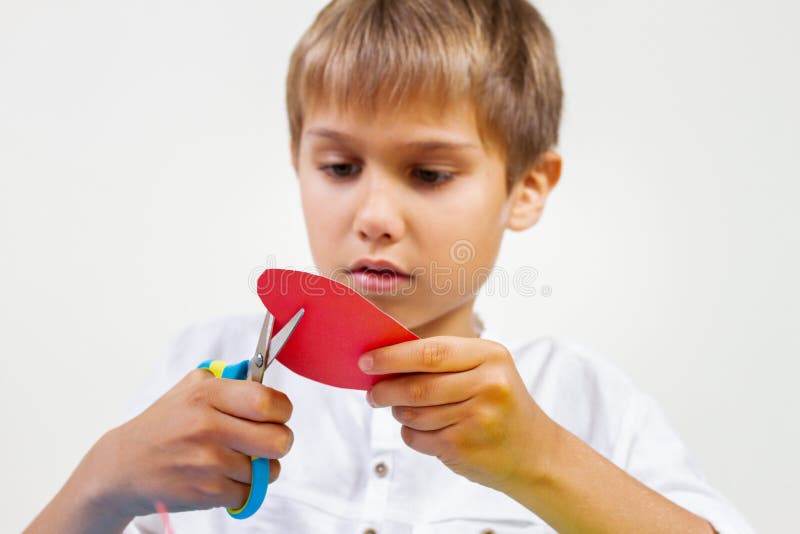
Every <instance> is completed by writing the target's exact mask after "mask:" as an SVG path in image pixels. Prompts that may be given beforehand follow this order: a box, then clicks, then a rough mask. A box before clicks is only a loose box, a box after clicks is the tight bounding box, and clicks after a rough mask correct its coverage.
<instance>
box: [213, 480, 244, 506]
mask: <svg viewBox="0 0 800 534" xmlns="http://www.w3.org/2000/svg"><path fill="white" fill-rule="evenodd" d="M222 488H223V493H224V498H223V499H222V501H223V502H221V503H219V505H218V506H225V507H227V508H233V509H234V510H238V509H239V508H241V507H242V506H244V503H246V502H247V499H248V497H249V496H250V483H249V482H248V483H244V482H239V481H238V480H232V479H229V478H228V479H225V481H223V482H222Z"/></svg>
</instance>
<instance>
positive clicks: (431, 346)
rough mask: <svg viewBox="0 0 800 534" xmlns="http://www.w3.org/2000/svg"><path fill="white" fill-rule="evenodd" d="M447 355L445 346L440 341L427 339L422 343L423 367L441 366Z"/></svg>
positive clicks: (434, 367) (433, 367)
mask: <svg viewBox="0 0 800 534" xmlns="http://www.w3.org/2000/svg"><path fill="white" fill-rule="evenodd" d="M446 357H447V346H446V345H445V344H444V343H442V342H440V341H434V340H429V341H426V342H425V343H424V344H423V345H422V365H423V367H424V368H432V369H436V368H438V367H440V366H441V364H442V362H443V361H444V359H445V358H446Z"/></svg>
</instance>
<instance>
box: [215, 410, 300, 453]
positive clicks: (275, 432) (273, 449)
mask: <svg viewBox="0 0 800 534" xmlns="http://www.w3.org/2000/svg"><path fill="white" fill-rule="evenodd" d="M220 417H222V418H223V419H222V420H221V421H220V422H219V424H218V426H217V428H219V429H220V433H221V440H222V444H223V445H225V446H227V447H229V448H231V449H233V450H234V451H237V452H240V453H242V454H245V455H247V456H258V457H259V458H282V457H283V456H285V455H286V454H287V453H288V452H289V449H291V448H292V443H293V442H294V433H293V432H292V430H291V429H290V428H289V427H288V426H286V425H282V424H278V423H255V422H253V421H247V420H244V419H238V418H235V417H231V416H229V415H225V414H220Z"/></svg>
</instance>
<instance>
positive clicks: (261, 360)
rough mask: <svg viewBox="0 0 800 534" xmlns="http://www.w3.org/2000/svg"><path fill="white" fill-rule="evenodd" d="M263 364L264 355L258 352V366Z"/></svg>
mask: <svg viewBox="0 0 800 534" xmlns="http://www.w3.org/2000/svg"><path fill="white" fill-rule="evenodd" d="M262 365H264V356H263V355H261V354H258V355H257V356H256V367H261V366H262Z"/></svg>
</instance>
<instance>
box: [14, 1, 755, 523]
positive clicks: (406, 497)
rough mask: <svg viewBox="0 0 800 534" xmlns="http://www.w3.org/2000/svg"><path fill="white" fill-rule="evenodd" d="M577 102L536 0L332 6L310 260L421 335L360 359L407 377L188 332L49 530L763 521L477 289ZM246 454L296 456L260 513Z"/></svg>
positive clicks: (640, 399)
mask: <svg viewBox="0 0 800 534" xmlns="http://www.w3.org/2000/svg"><path fill="white" fill-rule="evenodd" d="M561 100H562V93H561V84H560V78H559V72H558V65H557V62H556V58H555V53H554V46H553V41H552V37H551V35H550V32H549V30H548V28H547V26H546V25H545V23H544V21H543V20H542V19H541V17H540V16H539V14H538V13H537V12H536V11H535V9H534V8H533V7H532V6H530V5H529V4H527V3H526V2H525V1H524V0H495V1H491V0H464V1H459V2H455V1H453V2H447V1H443V0H392V1H381V0H337V1H334V2H332V3H331V4H329V5H328V6H327V7H326V8H325V9H324V10H323V11H322V12H321V13H320V15H319V16H318V18H317V20H316V21H315V22H314V24H313V25H312V27H311V28H310V29H309V30H308V31H307V33H306V34H305V35H304V37H303V38H302V39H301V41H300V43H299V44H298V46H297V48H296V50H295V52H294V54H293V56H292V60H291V64H290V69H289V75H288V80H287V105H288V112H289V123H290V131H291V139H292V147H291V149H292V161H293V164H294V167H295V169H296V171H297V176H298V179H299V184H300V191H301V198H302V204H303V210H304V214H305V220H306V225H307V231H308V236H309V242H310V246H311V250H312V254H313V257H314V261H315V263H316V265H317V267H318V269H319V270H320V272H321V273H322V274H325V275H328V276H331V277H333V278H335V279H338V280H340V281H342V282H344V283H346V284H349V285H351V286H353V287H354V288H355V289H356V290H357V291H359V292H360V293H361V294H363V295H364V296H366V297H367V298H369V299H370V300H372V301H373V302H374V303H375V304H376V305H378V306H379V307H380V308H381V309H383V310H384V311H385V312H387V313H389V314H390V315H392V316H394V317H395V318H396V319H397V320H399V321H400V322H401V323H403V324H405V325H406V326H407V327H408V328H410V329H411V330H413V331H414V332H415V333H416V334H417V335H419V336H420V337H421V338H422V339H421V340H419V341H413V342H408V343H402V344H398V345H394V346H391V347H385V348H383V349H379V350H375V351H372V352H371V353H369V354H365V355H363V356H362V357H361V359H360V360H359V364H360V366H361V368H362V370H364V372H367V373H376V374H386V373H398V376H395V377H393V378H389V379H385V380H383V381H381V382H379V383H378V384H376V385H375V386H374V387H373V388H372V389H371V390H370V391H369V392H368V394H367V401H368V402H369V405H371V406H368V405H367V403H365V402H364V399H363V397H362V396H361V394H360V392H356V391H352V390H341V389H336V388H331V387H327V386H324V385H321V384H317V383H314V382H311V381H309V380H305V379H303V378H301V377H299V376H297V375H294V374H293V373H291V372H290V371H288V370H287V369H285V368H283V367H281V366H274V367H273V368H271V369H270V372H269V373H267V383H268V385H269V386H270V387H266V388H265V387H262V386H260V385H258V384H255V383H251V382H238V381H227V380H215V379H213V378H211V375H210V373H207V372H206V371H204V370H194V371H192V372H190V373H188V375H187V374H186V372H187V369H191V368H192V367H193V366H194V365H196V363H197V362H198V361H200V360H202V359H204V358H205V357H207V356H211V355H213V356H215V357H219V358H223V359H228V360H235V359H240V358H241V357H242V355H243V354H248V353H249V350H250V348H251V347H252V345H253V344H254V341H255V336H256V335H257V331H258V327H259V324H260V317H231V318H226V319H224V320H219V321H212V322H209V323H207V324H203V325H197V326H195V327H193V328H190V329H188V330H186V331H185V332H184V333H182V335H180V336H179V337H178V338H176V341H175V343H174V344H173V346H172V347H171V351H170V355H169V357H168V358H167V359H166V360H165V361H164V362H163V367H162V369H161V372H160V374H159V376H158V377H157V380H156V381H154V383H153V386H152V391H150V392H147V393H145V394H144V395H143V400H142V406H143V407H144V406H146V405H147V404H149V403H150V402H152V401H153V400H154V399H155V398H156V397H157V396H158V395H160V394H161V393H162V392H163V391H166V390H167V389H169V388H170V387H171V386H172V385H173V384H175V382H176V381H178V380H180V381H179V382H178V383H177V385H175V386H174V387H172V388H171V389H169V391H167V392H166V393H165V394H164V395H163V396H161V397H160V398H158V400H156V401H155V402H154V403H152V405H150V407H149V408H147V409H146V410H144V411H143V412H142V413H141V414H140V415H138V416H137V417H135V418H133V419H132V420H131V421H129V422H127V423H125V424H124V425H122V426H120V427H118V428H116V429H114V430H112V431H110V432H109V433H107V434H106V435H105V436H103V438H101V439H100V440H99V441H98V443H97V444H96V445H95V446H94V447H93V448H92V450H91V451H90V452H89V453H88V454H87V455H86V457H85V458H84V460H83V461H82V462H81V464H80V465H79V466H78V468H77V469H76V471H75V473H74V474H73V475H72V477H71V478H70V480H69V481H68V482H67V483H66V485H65V486H64V488H63V489H62V491H61V492H60V493H59V494H58V495H57V496H56V497H55V498H54V499H53V501H52V502H51V503H50V504H49V505H48V507H47V508H45V510H44V511H43V512H42V513H41V514H40V516H39V517H38V518H37V519H36V520H35V521H34V523H33V524H32V525H31V527H30V528H29V530H30V531H31V532H50V531H52V532H56V531H58V532H120V531H122V530H123V529H125V531H126V532H160V531H161V526H160V523H159V519H158V517H154V516H149V517H141V518H138V519H135V520H133V518H134V517H135V516H143V515H147V514H151V513H152V511H153V503H154V502H157V501H162V502H164V503H165V504H166V506H167V507H168V508H169V509H170V510H171V511H174V512H179V511H189V510H200V509H206V508H212V507H216V508H214V509H212V510H209V511H205V512H192V513H188V514H178V515H175V516H173V522H174V524H175V526H176V530H177V532H186V533H188V532H191V533H199V532H235V531H237V529H241V530H245V529H247V530H249V531H253V532H276V533H277V532H281V533H285V532H290V533H295V532H315V533H316V532H365V533H369V532H371V533H381V534H384V533H400V532H415V533H419V532H445V533H447V532H458V533H467V532H475V533H478V532H496V533H501V532H509V533H524V532H550V531H552V530H551V529H555V530H557V531H559V532H614V533H620V532H698V533H700V532H714V531H717V532H720V533H729V532H731V533H732V532H748V531H749V527H748V526H747V524H746V522H745V521H744V520H743V519H742V518H741V517H739V515H738V514H737V513H736V511H735V510H734V509H733V508H732V507H731V506H730V505H729V504H728V503H727V502H726V501H725V499H724V498H723V497H721V496H720V495H719V494H718V493H717V492H715V491H714V490H713V489H712V488H710V487H709V486H708V485H707V484H706V483H705V482H704V480H703V478H702V475H700V473H699V472H698V471H697V470H696V468H695V467H694V466H693V464H692V461H691V458H690V457H689V455H688V453H687V451H686V450H685V448H684V446H683V444H682V442H681V441H680V438H679V437H678V436H677V435H676V434H675V433H674V432H673V431H672V430H671V428H670V427H669V425H668V424H667V422H666V420H665V418H664V416H663V414H662V413H661V412H660V410H659V409H658V407H657V406H656V405H655V403H654V402H653V401H652V399H650V398H649V397H647V396H645V395H644V394H642V393H641V392H639V391H638V390H636V389H635V387H634V386H633V385H632V384H630V382H629V381H628V380H627V379H626V378H625V377H624V376H623V375H622V374H621V373H620V372H619V371H618V370H616V369H614V368H613V367H611V366H610V364H608V363H607V362H605V361H604V360H603V359H602V358H598V357H596V356H595V355H593V354H592V353H591V352H590V351H588V350H586V349H584V348H582V347H579V346H574V345H569V344H567V343H565V342H563V341H561V340H558V339H555V338H549V337H548V338H539V339H534V340H531V341H530V342H528V343H523V344H514V345H511V344H509V343H505V344H504V343H502V342H498V340H497V337H496V336H495V335H493V334H492V333H491V330H490V329H487V328H484V327H483V326H482V324H481V322H480V320H479V319H478V318H477V316H476V315H475V314H474V313H473V303H474V298H475V294H474V293H475V291H473V290H477V287H475V288H468V289H469V291H459V290H458V288H459V287H460V286H459V284H458V281H457V278H458V277H465V279H466V280H475V279H476V278H479V275H480V273H483V272H487V271H488V269H490V268H491V266H492V264H493V263H494V260H495V258H496V255H497V252H498V249H499V246H500V242H501V239H502V236H503V234H504V232H505V230H506V229H510V230H514V231H520V230H524V229H526V228H529V227H531V226H533V225H534V224H536V222H537V221H538V219H539V217H540V216H541V213H542V210H543V207H544V203H545V200H546V198H547V196H548V195H549V193H550V192H551V191H552V189H553V188H554V187H555V186H556V184H557V182H558V180H559V176H560V172H561V160H560V158H559V156H558V155H557V154H556V153H555V152H553V151H552V148H553V147H554V146H555V144H556V141H557V133H558V125H559V119H560V113H561ZM464 244H468V247H467V254H466V256H463V255H456V254H454V253H453V251H454V249H455V246H456V245H459V246H462V245H464ZM434 266H435V267H434ZM379 271H388V274H386V273H384V274H380V273H379ZM434 271H435V273H434ZM434 274H435V276H434ZM443 288H449V290H443ZM181 377H182V378H181ZM290 399H291V401H290ZM293 403H294V405H293ZM293 406H294V409H293ZM389 407H391V409H389ZM290 417H291V419H292V429H291V430H290V429H289V427H288V426H287V423H288V421H289V419H290ZM290 450H291V454H288V453H289V452H290ZM250 455H255V456H260V457H267V458H271V461H270V463H271V467H272V469H271V474H272V480H275V479H276V478H277V477H278V475H279V472H280V469H281V464H280V463H279V462H278V458H281V459H282V461H283V469H284V473H282V474H280V478H281V481H280V483H276V484H275V485H273V486H272V487H271V488H270V490H269V493H268V495H267V499H266V501H265V503H264V505H263V506H262V510H261V511H260V512H259V513H258V514H257V515H255V516H254V517H252V518H250V519H248V520H246V521H245V522H241V523H240V522H236V521H234V520H232V519H230V518H229V517H228V516H227V514H226V512H225V510H223V509H221V508H219V507H222V506H229V507H234V508H235V507H239V506H240V505H241V504H242V502H243V501H244V499H245V498H246V496H247V493H248V490H249V485H248V484H249V481H250V462H249V456H250ZM132 520H133V522H131V521H132ZM126 525H127V528H126Z"/></svg>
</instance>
